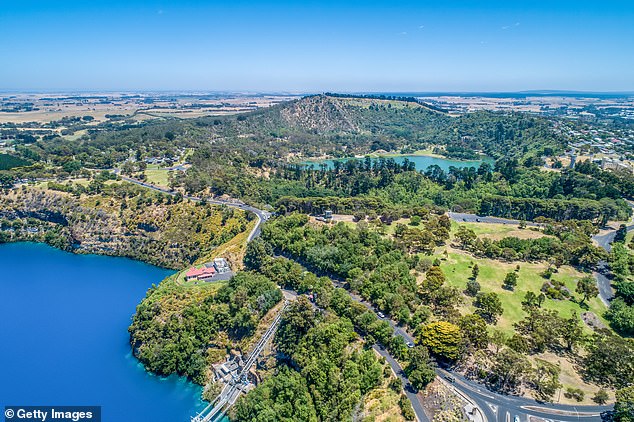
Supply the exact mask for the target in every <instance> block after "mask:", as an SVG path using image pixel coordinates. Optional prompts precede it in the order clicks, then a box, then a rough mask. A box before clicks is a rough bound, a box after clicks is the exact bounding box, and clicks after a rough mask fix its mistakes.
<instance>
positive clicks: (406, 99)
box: [324, 92, 449, 114]
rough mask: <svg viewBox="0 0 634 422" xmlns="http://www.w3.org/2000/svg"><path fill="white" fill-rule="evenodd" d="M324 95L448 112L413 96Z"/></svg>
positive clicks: (328, 93) (326, 94)
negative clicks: (398, 103)
mask: <svg viewBox="0 0 634 422" xmlns="http://www.w3.org/2000/svg"><path fill="white" fill-rule="evenodd" d="M324 95H325V96H327V97H333V98H361V99H366V100H392V101H403V102H407V103H415V104H418V105H421V106H423V107H426V108H428V109H430V110H433V111H437V112H439V113H445V114H447V113H449V111H448V110H445V109H444V108H442V107H438V106H435V105H432V104H429V103H426V102H424V101H421V100H419V99H418V98H416V97H413V96H409V97H408V96H398V95H384V94H337V93H334V92H325V93H324Z"/></svg>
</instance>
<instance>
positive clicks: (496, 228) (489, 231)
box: [451, 221, 546, 240]
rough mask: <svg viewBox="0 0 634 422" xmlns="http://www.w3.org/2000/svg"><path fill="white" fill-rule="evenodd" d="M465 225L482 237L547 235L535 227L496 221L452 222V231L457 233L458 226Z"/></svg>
mask: <svg viewBox="0 0 634 422" xmlns="http://www.w3.org/2000/svg"><path fill="white" fill-rule="evenodd" d="M460 226H465V227H466V228H468V229H471V230H473V231H474V232H475V234H477V235H478V237H480V238H488V239H491V240H500V239H502V238H504V237H511V236H512V237H517V238H520V239H536V238H539V237H544V236H546V235H545V234H543V233H542V232H540V231H539V230H537V229H536V228H535V227H527V228H525V229H520V228H518V226H517V225H516V224H496V223H464V222H463V223H457V222H455V221H452V222H451V232H452V233H455V232H456V230H458V227H460Z"/></svg>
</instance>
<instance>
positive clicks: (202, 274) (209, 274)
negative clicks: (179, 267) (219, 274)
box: [185, 267, 216, 281]
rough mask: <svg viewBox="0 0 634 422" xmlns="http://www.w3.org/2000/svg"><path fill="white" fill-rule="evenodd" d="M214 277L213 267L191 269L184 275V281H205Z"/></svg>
mask: <svg viewBox="0 0 634 422" xmlns="http://www.w3.org/2000/svg"><path fill="white" fill-rule="evenodd" d="M215 275H216V269H215V268H214V267H203V268H195V267H191V268H190V269H189V270H188V271H187V273H186V274H185V280H187V281H190V280H199V281H205V280H209V279H211V278H213V276H215Z"/></svg>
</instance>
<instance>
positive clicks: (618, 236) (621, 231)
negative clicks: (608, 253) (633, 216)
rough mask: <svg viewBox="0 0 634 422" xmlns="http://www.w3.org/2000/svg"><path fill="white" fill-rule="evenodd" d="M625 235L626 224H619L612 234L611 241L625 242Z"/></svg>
mask: <svg viewBox="0 0 634 422" xmlns="http://www.w3.org/2000/svg"><path fill="white" fill-rule="evenodd" d="M626 236H627V226H626V225H625V224H621V225H620V226H619V228H618V230H617V231H616V233H615V234H614V240H613V242H615V243H617V242H625V238H626Z"/></svg>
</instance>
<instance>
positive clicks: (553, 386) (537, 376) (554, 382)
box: [533, 359, 562, 402]
mask: <svg viewBox="0 0 634 422" xmlns="http://www.w3.org/2000/svg"><path fill="white" fill-rule="evenodd" d="M536 364H537V365H536V368H535V371H534V376H533V384H534V386H535V391H536V399H537V400H540V401H544V402H550V401H552V400H553V397H554V396H555V392H556V391H557V390H558V389H559V388H561V386H562V385H561V383H560V382H559V374H560V373H561V368H560V367H559V366H558V365H555V364H552V363H550V362H547V361H545V360H542V359H536Z"/></svg>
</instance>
